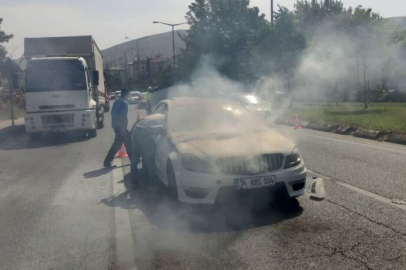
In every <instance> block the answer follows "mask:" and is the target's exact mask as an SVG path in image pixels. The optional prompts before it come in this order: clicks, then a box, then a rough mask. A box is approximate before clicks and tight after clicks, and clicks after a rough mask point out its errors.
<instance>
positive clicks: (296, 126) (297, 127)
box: [293, 113, 302, 129]
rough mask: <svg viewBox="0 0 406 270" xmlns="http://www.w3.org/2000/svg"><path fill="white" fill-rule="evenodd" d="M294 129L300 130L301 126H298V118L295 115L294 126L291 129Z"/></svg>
mask: <svg viewBox="0 0 406 270" xmlns="http://www.w3.org/2000/svg"><path fill="white" fill-rule="evenodd" d="M293 128H294V129H301V128H302V126H301V125H300V121H299V117H298V116H297V113H295V126H294V127H293Z"/></svg>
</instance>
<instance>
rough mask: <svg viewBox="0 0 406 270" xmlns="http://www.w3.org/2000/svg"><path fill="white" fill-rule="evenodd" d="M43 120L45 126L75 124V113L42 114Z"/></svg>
mask: <svg viewBox="0 0 406 270" xmlns="http://www.w3.org/2000/svg"><path fill="white" fill-rule="evenodd" d="M41 120H42V124H43V125H44V126H46V125H63V124H73V121H74V115H73V114H56V115H42V116H41Z"/></svg>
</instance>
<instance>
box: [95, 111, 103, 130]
mask: <svg viewBox="0 0 406 270" xmlns="http://www.w3.org/2000/svg"><path fill="white" fill-rule="evenodd" d="M97 128H98V129H102V128H104V109H103V106H100V108H99V110H98V113H97Z"/></svg>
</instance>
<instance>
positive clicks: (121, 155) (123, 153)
mask: <svg viewBox="0 0 406 270" xmlns="http://www.w3.org/2000/svg"><path fill="white" fill-rule="evenodd" d="M126 157H128V154H127V151H126V150H125V146H124V143H123V144H122V145H121V148H120V151H118V154H117V156H116V158H126Z"/></svg>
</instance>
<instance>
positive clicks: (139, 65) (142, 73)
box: [127, 60, 148, 78]
mask: <svg viewBox="0 0 406 270" xmlns="http://www.w3.org/2000/svg"><path fill="white" fill-rule="evenodd" d="M127 72H128V74H129V75H130V76H131V77H133V78H139V77H146V76H147V73H148V69H147V60H139V61H138V60H136V61H133V62H129V63H128V70H127Z"/></svg>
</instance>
